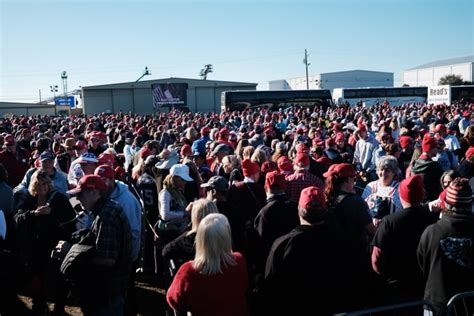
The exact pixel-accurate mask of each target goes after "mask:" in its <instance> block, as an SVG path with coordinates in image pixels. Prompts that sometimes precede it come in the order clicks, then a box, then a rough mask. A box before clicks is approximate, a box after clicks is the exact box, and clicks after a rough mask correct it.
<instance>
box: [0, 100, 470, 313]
mask: <svg viewBox="0 0 474 316" xmlns="http://www.w3.org/2000/svg"><path fill="white" fill-rule="evenodd" d="M473 110H474V104H469V103H464V102H459V103H456V104H453V105H450V106H446V105H428V104H406V105H403V106H398V107H393V106H390V104H388V103H383V104H378V105H376V106H373V107H363V106H362V105H357V106H354V107H350V106H338V107H333V108H321V107H317V106H316V107H314V108H307V107H292V108H288V109H281V110H277V111H271V110H266V109H258V110H256V109H253V110H245V111H243V112H223V113H190V112H181V111H179V110H172V111H170V112H167V113H160V112H158V113H155V114H154V115H145V116H140V115H136V114H131V113H129V114H125V113H114V114H105V113H102V114H98V115H80V116H67V117H61V116H57V117H53V116H43V115H37V116H9V117H6V118H3V119H0V148H1V151H0V193H1V194H0V195H1V198H0V210H1V211H0V299H1V304H0V314H1V315H22V313H23V312H22V309H21V308H23V307H22V304H21V302H20V301H19V300H18V294H19V293H25V292H26V293H28V295H30V296H31V297H32V299H33V306H32V314H33V315H49V313H51V314H52V315H65V306H66V303H67V302H68V300H70V299H77V302H78V304H79V306H80V307H81V309H82V312H83V313H84V315H86V316H88V315H114V316H116V315H136V314H137V306H136V292H135V289H134V281H135V280H136V278H138V277H142V276H143V275H146V276H148V277H151V278H152V279H153V280H155V281H156V282H157V284H159V285H160V286H162V287H163V288H165V290H166V300H167V303H168V307H167V309H168V310H169V311H175V312H176V313H177V314H180V313H184V314H185V313H186V312H191V314H192V315H196V316H198V315H332V314H334V313H338V312H349V311H356V310H361V309H364V308H369V307H374V306H386V305H390V304H397V303H403V302H413V301H420V300H424V301H425V303H426V304H425V306H424V309H425V311H424V313H425V314H426V315H429V314H432V315H446V312H447V303H448V301H449V299H450V298H451V297H452V296H454V295H455V294H457V293H461V292H467V291H473V290H474V245H473V243H474V212H473V208H472V197H473V194H472V192H473V189H474V124H473V117H472V112H473ZM157 295H158V294H157ZM47 302H51V303H54V309H53V310H52V311H50V310H49V307H48V304H47ZM472 307H473V306H471V307H470V308H472ZM422 309H423V307H420V309H419V310H418V309H416V310H414V311H413V314H414V315H421V314H422V313H423V310H422ZM162 312H163V311H156V313H158V314H159V313H162ZM471 313H472V310H471Z"/></svg>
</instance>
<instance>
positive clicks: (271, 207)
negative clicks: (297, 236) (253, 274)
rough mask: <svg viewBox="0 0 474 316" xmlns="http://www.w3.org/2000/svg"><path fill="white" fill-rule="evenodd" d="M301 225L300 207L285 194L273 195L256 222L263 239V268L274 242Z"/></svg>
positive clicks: (255, 224) (255, 225) (257, 229)
mask: <svg viewBox="0 0 474 316" xmlns="http://www.w3.org/2000/svg"><path fill="white" fill-rule="evenodd" d="M299 223H300V221H299V217H298V206H297V205H296V203H294V202H292V201H290V200H289V199H288V198H287V197H286V195H285V194H284V193H283V194H281V195H273V196H271V197H270V198H269V199H268V200H267V204H266V205H265V206H264V207H263V208H262V209H261V210H260V212H259V213H258V215H257V217H256V218H255V221H254V227H255V230H256V231H257V232H258V234H259V235H260V239H261V247H262V250H261V251H260V254H261V260H260V261H261V262H262V267H264V266H265V261H266V260H267V255H268V252H269V251H270V248H271V247H272V245H273V242H274V241H275V240H276V239H277V238H279V237H281V236H283V235H285V234H287V233H289V232H290V231H291V230H292V229H293V228H295V227H296V226H298V225H299Z"/></svg>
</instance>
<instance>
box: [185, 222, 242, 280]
mask: <svg viewBox="0 0 474 316" xmlns="http://www.w3.org/2000/svg"><path fill="white" fill-rule="evenodd" d="M234 265H236V261H235V257H234V255H233V254H232V238H231V234H230V226H229V221H228V220H227V217H225V216H224V215H222V214H219V213H217V214H209V215H207V216H206V217H204V219H203V220H202V221H201V223H200V224H199V227H198V229H197V233H196V256H195V258H194V260H193V267H194V268H195V269H196V270H198V271H199V272H201V274H203V275H215V274H218V273H222V267H227V266H234Z"/></svg>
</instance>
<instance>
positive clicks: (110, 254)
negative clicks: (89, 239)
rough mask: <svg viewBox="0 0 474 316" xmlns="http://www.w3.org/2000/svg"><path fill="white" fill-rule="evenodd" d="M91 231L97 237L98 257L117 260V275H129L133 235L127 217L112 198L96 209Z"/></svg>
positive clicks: (99, 203)
mask: <svg viewBox="0 0 474 316" xmlns="http://www.w3.org/2000/svg"><path fill="white" fill-rule="evenodd" d="M94 208H95V209H94V211H93V213H94V214H95V218H94V222H93V223H92V228H91V231H92V233H93V234H94V236H95V237H96V240H95V246H96V255H97V257H101V258H108V259H115V260H116V264H115V267H116V273H117V274H118V275H123V274H128V273H129V269H130V268H131V261H132V259H131V249H132V245H131V242H132V235H131V231H130V225H129V223H128V220H127V217H126V216H125V213H124V212H123V210H122V208H121V207H120V205H119V204H117V202H115V201H113V200H111V199H110V198H108V197H107V198H105V200H102V201H99V202H98V203H97V205H96V206H95V207H94Z"/></svg>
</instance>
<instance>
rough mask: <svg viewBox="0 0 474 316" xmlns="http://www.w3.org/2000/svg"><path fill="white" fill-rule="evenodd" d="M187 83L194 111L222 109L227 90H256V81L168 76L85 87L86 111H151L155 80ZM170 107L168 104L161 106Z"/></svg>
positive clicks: (162, 109) (164, 110) (188, 98)
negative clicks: (224, 94)
mask: <svg viewBox="0 0 474 316" xmlns="http://www.w3.org/2000/svg"><path fill="white" fill-rule="evenodd" d="M160 83H187V84H188V89H187V94H186V95H187V104H186V106H187V107H188V108H189V109H190V110H191V111H192V112H219V111H220V103H221V93H222V92H223V91H227V90H255V89H256V87H257V84H256V83H245V82H228V81H214V80H195V79H185V78H182V79H181V78H169V79H160V80H149V81H143V82H129V83H120V84H110V85H102V86H91V87H83V88H82V97H83V103H84V113H86V114H93V113H100V112H109V113H116V112H119V111H122V112H133V113H137V114H152V113H153V112H154V108H153V97H152V90H151V85H152V84H160ZM159 110H160V111H162V112H166V111H168V107H163V108H159Z"/></svg>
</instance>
